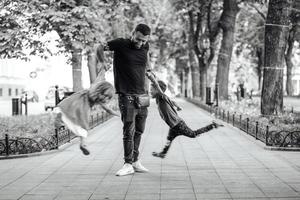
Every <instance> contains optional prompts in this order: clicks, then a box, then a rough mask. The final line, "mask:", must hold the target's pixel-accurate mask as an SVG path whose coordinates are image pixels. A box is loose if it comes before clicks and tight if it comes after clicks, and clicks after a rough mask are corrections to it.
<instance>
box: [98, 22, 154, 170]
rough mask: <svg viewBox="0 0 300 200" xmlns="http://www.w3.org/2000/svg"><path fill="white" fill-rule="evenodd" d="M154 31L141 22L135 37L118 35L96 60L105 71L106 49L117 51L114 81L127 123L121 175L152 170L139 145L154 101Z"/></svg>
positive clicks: (134, 32)
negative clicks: (149, 79) (150, 74)
mask: <svg viewBox="0 0 300 200" xmlns="http://www.w3.org/2000/svg"><path fill="white" fill-rule="evenodd" d="M150 32H151V30H150V28H149V26H147V25H146V24H138V25H137V26H136V27H135V29H134V31H133V33H132V36H131V38H126V39H125V38H117V39H114V40H111V41H108V42H107V44H106V45H100V46H99V47H98V48H97V53H96V55H97V59H96V60H97V61H98V62H100V63H101V66H102V68H101V69H103V68H104V70H105V71H106V70H107V68H106V67H105V66H106V63H105V58H104V54H103V51H113V52H114V55H113V72H114V82H115V88H116V93H117V94H118V96H119V108H120V112H121V119H122V122H123V148H124V165H123V167H122V168H121V169H120V170H119V171H118V172H117V173H116V175H117V176H124V175H128V174H133V173H134V172H148V171H149V170H148V169H147V168H145V167H144V166H143V165H142V163H141V162H140V160H139V146H140V142H141V138H142V134H143V132H144V129H145V124H146V118H147V115H148V109H147V107H148V106H149V104H150V97H149V96H148V95H147V90H146V88H147V84H146V69H147V68H149V65H148V51H149V44H148V40H149V36H150ZM105 68H106V69H105ZM101 69H100V71H101ZM102 71H103V70H102Z"/></svg>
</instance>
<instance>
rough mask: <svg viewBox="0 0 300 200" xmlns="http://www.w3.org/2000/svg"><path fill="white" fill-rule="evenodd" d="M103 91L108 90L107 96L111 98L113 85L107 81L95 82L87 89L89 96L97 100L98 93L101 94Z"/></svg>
mask: <svg viewBox="0 0 300 200" xmlns="http://www.w3.org/2000/svg"><path fill="white" fill-rule="evenodd" d="M104 92H108V97H109V98H110V99H111V98H112V97H113V96H114V87H113V85H112V84H111V83H109V82H107V81H101V82H98V83H95V84H93V85H92V86H91V87H90V89H89V98H90V99H92V100H93V101H97V100H98V98H99V95H102V94H103V93H104Z"/></svg>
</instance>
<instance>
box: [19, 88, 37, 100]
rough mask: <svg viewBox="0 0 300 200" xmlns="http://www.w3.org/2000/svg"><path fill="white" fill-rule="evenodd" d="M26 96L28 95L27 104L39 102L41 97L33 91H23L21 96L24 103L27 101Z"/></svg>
mask: <svg viewBox="0 0 300 200" xmlns="http://www.w3.org/2000/svg"><path fill="white" fill-rule="evenodd" d="M26 94H27V102H39V96H38V95H37V93H36V92H35V91H33V90H27V91H23V92H22V95H21V98H22V101H25V95H26Z"/></svg>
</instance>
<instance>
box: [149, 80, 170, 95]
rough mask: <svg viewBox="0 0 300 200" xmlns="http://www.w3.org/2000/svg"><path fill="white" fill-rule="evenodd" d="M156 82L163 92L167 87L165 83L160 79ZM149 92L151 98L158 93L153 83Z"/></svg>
mask: <svg viewBox="0 0 300 200" xmlns="http://www.w3.org/2000/svg"><path fill="white" fill-rule="evenodd" d="M157 82H158V85H159V87H160V89H161V90H162V91H163V92H165V91H166V89H167V85H166V84H165V82H163V81H161V80H158V81H157ZM150 93H151V96H152V97H153V98H155V97H156V96H157V95H158V94H159V92H158V90H157V88H156V87H155V85H154V84H153V83H152V84H151V88H150Z"/></svg>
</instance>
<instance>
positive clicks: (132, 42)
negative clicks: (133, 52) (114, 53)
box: [131, 39, 143, 49]
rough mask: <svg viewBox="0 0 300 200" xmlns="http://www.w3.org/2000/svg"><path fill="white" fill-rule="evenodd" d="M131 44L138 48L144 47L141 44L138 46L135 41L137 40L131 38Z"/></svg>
mask: <svg viewBox="0 0 300 200" xmlns="http://www.w3.org/2000/svg"><path fill="white" fill-rule="evenodd" d="M131 44H132V46H133V47H134V48H136V49H141V48H142V47H143V45H141V46H138V45H137V44H138V43H137V42H135V41H133V39H131Z"/></svg>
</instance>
